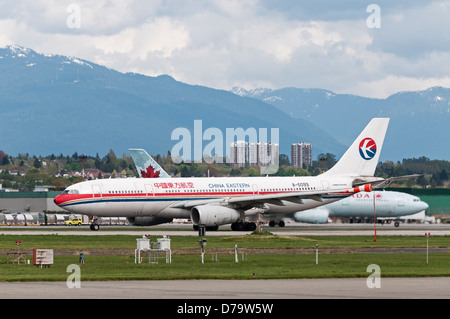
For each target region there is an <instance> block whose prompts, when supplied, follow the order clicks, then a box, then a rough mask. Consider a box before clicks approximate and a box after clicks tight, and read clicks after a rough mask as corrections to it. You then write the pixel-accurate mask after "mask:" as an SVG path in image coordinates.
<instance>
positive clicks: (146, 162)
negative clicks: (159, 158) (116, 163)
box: [129, 148, 170, 178]
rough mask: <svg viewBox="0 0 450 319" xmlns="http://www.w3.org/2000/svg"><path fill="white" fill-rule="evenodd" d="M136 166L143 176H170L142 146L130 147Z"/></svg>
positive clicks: (140, 175)
mask: <svg viewBox="0 0 450 319" xmlns="http://www.w3.org/2000/svg"><path fill="white" fill-rule="evenodd" d="M129 151H130V154H131V158H132V159H133V162H134V166H136V170H137V172H138V174H139V177H141V178H170V175H169V174H167V173H166V171H165V170H164V169H163V168H162V167H161V166H159V164H158V162H156V161H155V160H154V159H153V158H152V157H151V156H150V155H149V154H148V153H147V151H145V150H143V149H140V148H130V149H129Z"/></svg>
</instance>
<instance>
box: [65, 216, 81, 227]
mask: <svg viewBox="0 0 450 319" xmlns="http://www.w3.org/2000/svg"><path fill="white" fill-rule="evenodd" d="M82 224H83V221H82V220H81V218H73V219H71V220H66V221H65V222H64V226H72V225H75V226H80V225H82Z"/></svg>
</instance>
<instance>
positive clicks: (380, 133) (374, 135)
mask: <svg viewBox="0 0 450 319" xmlns="http://www.w3.org/2000/svg"><path fill="white" fill-rule="evenodd" d="M388 125H389V118H374V119H372V120H371V121H370V122H369V124H367V126H366V128H365V129H364V130H363V131H362V132H361V134H360V135H359V136H358V138H357V139H356V140H355V141H354V142H353V144H352V146H350V148H349V149H348V150H347V151H346V152H345V154H344V155H343V156H342V158H341V159H340V160H339V162H337V163H336V165H334V166H333V167H332V168H331V169H329V170H328V171H327V172H325V173H324V174H323V176H341V175H346V176H373V175H374V174H375V169H376V167H377V164H378V158H379V157H380V153H381V148H382V147H383V142H384V137H385V135H386V131H387V128H388Z"/></svg>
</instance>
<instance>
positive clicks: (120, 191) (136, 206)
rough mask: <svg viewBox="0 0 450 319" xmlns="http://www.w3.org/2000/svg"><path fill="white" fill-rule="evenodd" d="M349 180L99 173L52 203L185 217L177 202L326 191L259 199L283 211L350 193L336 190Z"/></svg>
mask: <svg viewBox="0 0 450 319" xmlns="http://www.w3.org/2000/svg"><path fill="white" fill-rule="evenodd" d="M352 181H353V178H350V177H326V178H325V177H321V176H316V177H238V178H236V177H219V178H214V177H212V178H154V179H147V178H126V179H104V180H93V181H86V182H81V183H78V184H75V185H72V186H70V187H68V188H67V189H66V190H65V191H64V193H63V194H61V195H59V196H58V197H57V198H56V199H55V203H56V204H57V205H59V206H60V207H62V208H64V209H66V210H68V211H71V212H74V213H80V214H86V215H95V216H111V217H112V216H121V217H139V216H158V217H162V218H188V217H189V216H190V209H186V208H183V207H180V205H177V204H180V203H181V202H187V201H199V202H202V201H203V202H204V201H205V200H213V199H217V198H219V199H223V201H224V203H226V201H227V200H228V199H230V198H234V197H239V196H247V197H248V196H255V195H265V194H268V195H270V194H279V193H286V194H289V193H298V192H305V193H311V192H314V191H329V192H328V193H329V194H328V195H324V196H322V197H320V196H319V198H313V197H308V196H305V197H302V196H299V197H300V198H299V199H301V200H299V202H298V203H296V202H293V201H285V200H282V201H280V202H279V203H275V204H272V203H265V204H264V210H265V211H267V212H268V213H270V214H287V213H293V212H297V211H301V210H305V209H310V208H314V207H317V206H320V205H323V204H326V203H331V202H334V201H337V200H340V199H342V198H345V197H347V196H349V195H351V194H350V193H347V194H344V193H342V190H343V189H351V188H352ZM333 192H336V193H335V194H333ZM174 206H177V207H174Z"/></svg>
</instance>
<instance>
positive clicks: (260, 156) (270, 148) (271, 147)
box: [230, 141, 280, 167]
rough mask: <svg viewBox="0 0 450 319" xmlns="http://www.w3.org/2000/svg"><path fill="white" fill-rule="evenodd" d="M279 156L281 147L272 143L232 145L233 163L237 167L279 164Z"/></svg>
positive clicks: (236, 143)
mask: <svg viewBox="0 0 450 319" xmlns="http://www.w3.org/2000/svg"><path fill="white" fill-rule="evenodd" d="M279 155H280V147H279V145H278V144H275V143H271V142H268V143H265V142H258V143H248V142H245V141H237V142H235V143H231V145H230V158H231V163H232V164H234V166H235V167H245V165H246V164H249V165H250V166H255V165H260V166H268V165H271V164H275V163H278V161H277V159H278V157H279Z"/></svg>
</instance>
